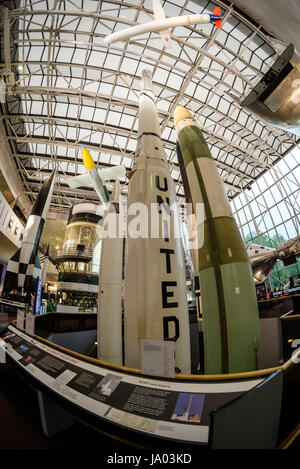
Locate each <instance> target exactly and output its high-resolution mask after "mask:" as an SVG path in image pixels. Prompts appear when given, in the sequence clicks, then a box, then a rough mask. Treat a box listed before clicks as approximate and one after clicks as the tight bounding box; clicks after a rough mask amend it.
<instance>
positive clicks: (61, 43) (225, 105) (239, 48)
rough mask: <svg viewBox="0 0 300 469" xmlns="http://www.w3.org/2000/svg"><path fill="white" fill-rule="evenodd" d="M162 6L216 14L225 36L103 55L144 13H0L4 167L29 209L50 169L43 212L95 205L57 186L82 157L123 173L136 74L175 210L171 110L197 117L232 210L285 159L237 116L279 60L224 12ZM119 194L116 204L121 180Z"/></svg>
mask: <svg viewBox="0 0 300 469" xmlns="http://www.w3.org/2000/svg"><path fill="white" fill-rule="evenodd" d="M162 3H163V7H164V11H165V13H166V15H167V16H179V15H189V14H201V13H202V12H205V13H207V12H210V13H211V12H212V11H213V9H214V8H215V6H221V14H222V15H223V16H224V17H225V18H224V21H223V29H222V30H219V29H217V28H215V27H214V26H213V25H211V24H204V25H197V26H188V27H178V28H175V29H173V30H172V31H171V37H172V48H171V49H165V48H164V47H163V43H162V40H161V38H160V36H159V35H158V34H156V33H151V34H146V35H143V36H139V37H135V38H133V39H132V40H130V41H129V42H126V43H117V44H116V45H113V46H106V45H105V44H104V41H103V38H104V37H105V36H106V35H107V34H110V33H112V32H114V31H117V30H120V29H123V28H126V27H128V26H130V25H134V24H136V23H143V22H147V21H151V19H152V18H153V16H152V1H150V0H145V1H143V0H129V1H124V2H123V1H117V0H111V1H107V2H102V1H92V0H81V1H78V0H72V1H71V0H41V1H39V0H21V1H3V2H2V3H1V10H2V18H3V20H4V21H2V26H1V28H2V30H1V39H2V40H1V63H2V68H4V67H5V69H4V71H5V73H6V77H7V80H6V81H7V91H8V95H7V101H6V104H2V114H3V119H4V122H5V131H6V138H7V139H8V141H9V144H10V151H11V157H12V158H13V161H14V163H15V167H16V171H17V174H18V176H19V178H20V183H21V184H22V185H23V187H24V193H26V194H28V196H29V197H30V199H31V200H32V201H33V200H34V198H35V196H36V193H37V192H38V190H39V188H40V185H41V182H42V180H43V179H44V178H46V177H47V176H48V174H49V172H50V171H51V170H52V169H53V167H54V166H55V165H56V166H57V169H58V177H57V181H56V185H55V190H54V196H53V198H52V210H54V211H56V212H57V211H66V209H67V208H70V207H71V206H72V205H74V204H75V203H78V202H82V201H86V200H89V201H94V202H97V195H96V193H95V192H94V190H93V189H92V188H88V187H87V188H81V189H70V188H69V186H68V185H67V184H66V180H67V178H68V177H69V176H72V175H77V174H80V173H82V172H84V171H85V169H84V166H83V164H82V161H81V156H80V148H81V146H82V145H84V146H86V147H87V148H88V149H89V150H90V152H91V155H92V157H93V158H94V161H95V162H96V163H97V164H98V165H99V167H106V166H111V165H118V164H121V163H123V164H124V165H125V166H126V168H127V169H130V168H131V167H132V162H133V156H134V152H135V149H136V145H137V125H138V99H139V89H140V75H141V70H142V69H143V68H148V69H151V70H152V72H153V83H154V89H155V93H156V96H157V107H158V112H159V118H160V125H161V130H162V138H163V143H164V148H165V151H166V154H167V157H168V160H169V162H170V168H171V174H172V177H173V179H174V180H175V182H176V191H177V195H178V199H179V201H180V200H183V199H182V197H183V195H184V193H183V188H182V184H181V176H180V172H179V167H178V161H177V156H176V132H175V130H174V125H173V111H174V109H175V107H176V105H177V104H182V105H184V106H186V107H187V108H188V109H189V110H190V111H192V112H193V113H194V114H196V117H197V120H198V123H199V124H200V126H201V128H202V130H203V133H204V136H205V137H206V139H207V142H208V144H209V146H210V149H211V151H212V155H213V157H214V158H215V160H216V163H217V166H218V169H219V172H220V175H221V178H222V180H223V181H224V184H225V187H226V189H227V194H228V197H229V198H230V199H232V198H234V197H235V196H236V195H237V194H239V193H240V192H242V191H243V189H245V188H246V187H249V186H251V184H253V183H254V182H255V180H256V179H257V178H258V177H259V176H261V175H262V174H263V173H265V172H266V171H267V170H268V169H270V168H271V167H272V166H273V165H274V164H275V163H277V162H278V161H279V160H280V159H281V158H282V157H283V156H284V155H285V154H287V153H288V152H289V151H290V150H291V149H292V148H294V147H295V144H296V139H295V136H294V135H292V134H290V133H288V132H284V131H283V130H279V129H275V128H273V127H270V126H269V125H268V124H266V123H264V122H263V121H262V120H261V119H259V118H257V117H256V116H254V115H253V114H251V113H249V112H248V111H247V110H246V109H244V108H243V109H242V108H241V107H240V105H239V102H241V101H243V100H244V98H245V97H246V96H247V95H248V94H249V92H250V91H251V89H252V88H254V86H255V85H256V84H257V82H258V81H259V80H260V79H261V77H262V76H263V74H264V73H265V72H266V71H267V70H268V69H269V67H270V66H271V65H272V64H273V63H274V62H275V60H276V59H277V58H278V54H277V53H276V51H275V50H274V49H273V47H272V46H271V44H270V40H269V38H268V37H267V36H266V35H265V34H264V32H263V31H262V30H261V28H260V27H259V26H257V25H255V24H251V23H250V22H249V19H245V18H243V17H242V16H241V14H240V13H238V12H236V11H235V10H234V8H233V7H232V6H231V5H230V6H228V5H229V4H228V5H227V2H226V3H225V2H221V1H216V2H208V1H205V0H198V1H190V0H177V1H176V2H172V1H163V2H162ZM5 7H7V8H8V10H6V9H5ZM7 20H8V21H7ZM9 71H12V72H13V74H10V75H7V74H8V73H9ZM122 182H123V193H124V194H126V192H127V179H125V178H124V180H123V181H122ZM109 188H110V187H109Z"/></svg>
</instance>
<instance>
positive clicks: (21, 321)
mask: <svg viewBox="0 0 300 469" xmlns="http://www.w3.org/2000/svg"><path fill="white" fill-rule="evenodd" d="M24 319H25V313H24V311H23V310H22V309H18V310H17V328H18V329H21V330H22V331H23V330H24Z"/></svg>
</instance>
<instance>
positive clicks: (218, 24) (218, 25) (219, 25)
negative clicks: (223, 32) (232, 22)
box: [214, 21, 222, 29]
mask: <svg viewBox="0 0 300 469" xmlns="http://www.w3.org/2000/svg"><path fill="white" fill-rule="evenodd" d="M214 25H215V26H217V28H219V29H222V21H214Z"/></svg>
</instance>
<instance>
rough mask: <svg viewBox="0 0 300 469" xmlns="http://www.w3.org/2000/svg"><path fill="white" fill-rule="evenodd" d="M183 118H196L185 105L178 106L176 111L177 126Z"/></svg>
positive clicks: (175, 122)
mask: <svg viewBox="0 0 300 469" xmlns="http://www.w3.org/2000/svg"><path fill="white" fill-rule="evenodd" d="M183 119H193V120H195V118H194V116H193V115H192V114H191V113H190V111H188V110H187V109H186V108H185V107H183V106H176V108H175V111H174V124H175V126H176V125H177V124H179V122H180V121H182V120H183Z"/></svg>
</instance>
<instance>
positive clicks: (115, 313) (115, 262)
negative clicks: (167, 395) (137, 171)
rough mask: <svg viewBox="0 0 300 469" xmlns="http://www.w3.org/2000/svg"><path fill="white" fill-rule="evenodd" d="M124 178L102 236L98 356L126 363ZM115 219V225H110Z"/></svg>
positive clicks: (110, 204)
mask: <svg viewBox="0 0 300 469" xmlns="http://www.w3.org/2000/svg"><path fill="white" fill-rule="evenodd" d="M119 219H120V181H119V179H117V180H116V182H115V186H114V191H113V194H112V197H111V201H110V203H109V206H108V212H107V213H106V215H105V218H104V220H105V222H106V223H107V225H108V226H111V227H112V232H111V233H109V232H108V233H107V235H108V236H106V237H105V238H104V239H103V240H102V245H101V261H100V281H99V295H98V358H99V359H100V360H103V361H105V362H109V363H115V364H116V365H122V364H123V359H122V264H123V233H122V232H120V227H121V224H120V221H119ZM110 222H111V225H110Z"/></svg>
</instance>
